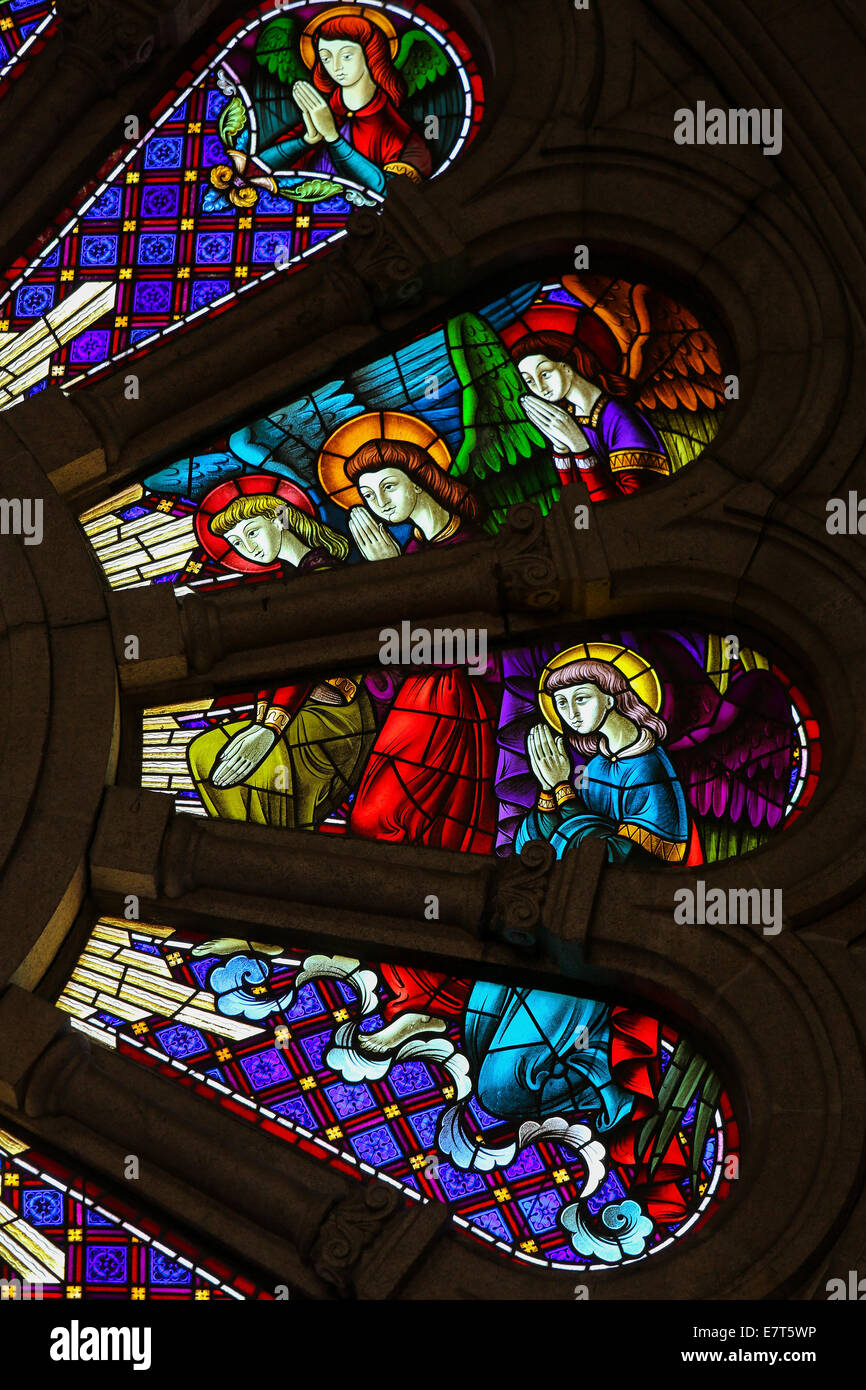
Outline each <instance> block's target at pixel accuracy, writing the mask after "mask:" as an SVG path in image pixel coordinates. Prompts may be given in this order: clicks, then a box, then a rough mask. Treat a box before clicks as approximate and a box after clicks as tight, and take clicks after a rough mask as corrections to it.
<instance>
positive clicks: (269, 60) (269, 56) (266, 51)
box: [256, 15, 307, 86]
mask: <svg viewBox="0 0 866 1390" xmlns="http://www.w3.org/2000/svg"><path fill="white" fill-rule="evenodd" d="M256 58H257V60H258V62H260V63H261V65H262V67H263V68H267V70H268V72H269V73H270V74H271V76H272V77H278V78H279V80H280V81H281V82H285V83H287V84H288V85H289V86H291V85H292V84H293V83H294V82H297V81H298V80H299V79H300V78H302V77H306V76H307V70H306V68H305V67H304V64H303V62H302V61H301V46H300V43H299V42H298V23H297V20H296V19H295V18H294V16H293V15H281V16H280V18H279V19H275V20H274V21H273V23H271V24H268V25H267V26H266V28H264V29H263V30H262V32H261V33H260V34H259V37H258V40H257V42H256Z"/></svg>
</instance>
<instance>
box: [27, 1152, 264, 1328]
mask: <svg viewBox="0 0 866 1390" xmlns="http://www.w3.org/2000/svg"><path fill="white" fill-rule="evenodd" d="M270 1297H272V1295H271V1294H269V1293H265V1292H263V1291H261V1290H259V1289H258V1288H257V1287H256V1285H255V1284H253V1283H251V1282H250V1280H249V1279H247V1278H245V1277H244V1276H241V1275H237V1274H235V1273H233V1272H232V1271H231V1270H230V1269H228V1268H227V1267H226V1266H225V1265H223V1264H222V1263H221V1262H220V1261H216V1260H212V1259H209V1258H205V1257H203V1256H202V1254H201V1252H200V1251H199V1250H198V1249H196V1247H195V1246H193V1245H191V1244H190V1243H189V1241H188V1240H186V1239H184V1238H182V1237H179V1236H176V1235H172V1234H171V1233H170V1232H166V1231H165V1230H163V1228H162V1226H161V1225H159V1224H158V1223H157V1222H155V1221H153V1220H152V1219H151V1218H150V1217H148V1216H145V1215H144V1214H143V1213H142V1212H140V1211H138V1210H137V1209H136V1208H135V1207H134V1206H132V1205H131V1204H130V1203H129V1202H127V1201H126V1200H123V1201H121V1200H120V1199H118V1198H117V1197H115V1196H112V1195H111V1194H109V1193H108V1192H106V1191H105V1190H104V1189H103V1187H102V1186H101V1185H100V1184H98V1183H96V1182H94V1181H92V1180H91V1179H90V1178H87V1177H84V1176H82V1175H81V1174H73V1173H71V1172H70V1171H69V1169H68V1168H66V1167H65V1165H64V1164H62V1163H60V1162H58V1161H57V1160H56V1159H55V1158H53V1157H51V1156H49V1155H48V1154H45V1153H41V1152H40V1151H39V1150H38V1149H36V1148H33V1147H31V1145H30V1144H29V1142H27V1141H26V1140H25V1139H23V1138H21V1137H19V1136H18V1135H15V1134H11V1133H9V1132H8V1131H7V1130H5V1129H2V1128H0V1300H12V1299H21V1300H24V1301H26V1300H30V1299H40V1300H42V1299H130V1300H132V1301H141V1300H144V1299H158V1300H171V1301H175V1302H176V1301H179V1300H185V1301H188V1302H199V1303H201V1302H209V1301H212V1300H223V1301H224V1300H229V1299H231V1300H235V1301H237V1300H241V1299H248V1298H270Z"/></svg>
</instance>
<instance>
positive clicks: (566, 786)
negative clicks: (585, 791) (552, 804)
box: [553, 782, 577, 806]
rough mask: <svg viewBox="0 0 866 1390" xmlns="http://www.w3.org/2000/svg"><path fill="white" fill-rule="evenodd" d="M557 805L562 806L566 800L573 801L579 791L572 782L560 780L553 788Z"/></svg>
mask: <svg viewBox="0 0 866 1390" xmlns="http://www.w3.org/2000/svg"><path fill="white" fill-rule="evenodd" d="M553 795H554V796H555V798H556V804H557V806H561V805H562V804H563V802H565V801H573V800H574V798H575V796H576V795H577V793H576V792H575V790H574V787H573V786H572V785H571V783H570V782H560V783H559V784H558V785H557V786H555V787H554V789H553Z"/></svg>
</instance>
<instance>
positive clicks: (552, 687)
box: [544, 657, 668, 758]
mask: <svg viewBox="0 0 866 1390" xmlns="http://www.w3.org/2000/svg"><path fill="white" fill-rule="evenodd" d="M572 685H594V686H597V688H598V689H599V690H601V691H603V693H604V694H605V695H612V696H613V707H614V709H615V710H616V711H617V713H618V714H624V715H625V717H626V719H630V720H631V721H632V723H633V724H636V725H637V727H638V729H646V730H647V732H648V733H650V734H652V736H653V739H654V741H655V742H656V743H661V742H662V741H663V740H664V739H666V738H667V733H668V726H667V724H666V723H665V721H664V720H663V719H660V718H659V716H658V715H657V714H653V712H652V710H651V709H650V707H649V705H645V704H644V702H643V700H642V699H641V698H640V696H639V695H635V693H634V691H633V690H632V688H631V686H630V685H629V683H628V681H627V680H626V678H625V676H624V675H623V673H622V671H620V670H619V669H618V667H616V666H614V665H613V664H612V663H611V662H610V661H599V660H598V659H597V658H595V657H590V658H588V659H587V660H586V661H570V662H569V663H568V665H567V666H559V667H557V669H556V670H555V671H551V672H550V674H549V675H548V677H547V680H546V681H545V682H544V689H545V692H546V693H547V694H548V695H554V694H555V693H556V691H557V690H566V689H567V688H568V687H569V686H572ZM562 731H563V733H564V735H565V737H566V738H567V739H568V742H569V743H570V744H571V745H572V747H573V748H576V749H577V750H578V752H580V753H582V754H583V755H584V757H585V758H592V757H594V756H595V754H596V753H597V752H598V745H599V740H600V738H601V734H600V733H598V734H576V733H574V731H573V730H572V729H569V728H568V727H567V725H565V723H563V730H562Z"/></svg>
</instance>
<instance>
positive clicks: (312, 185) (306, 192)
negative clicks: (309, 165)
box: [280, 178, 343, 203]
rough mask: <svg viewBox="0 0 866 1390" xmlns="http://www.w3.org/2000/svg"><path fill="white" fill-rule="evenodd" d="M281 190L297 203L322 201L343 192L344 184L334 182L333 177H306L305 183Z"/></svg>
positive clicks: (284, 195) (286, 196)
mask: <svg viewBox="0 0 866 1390" xmlns="http://www.w3.org/2000/svg"><path fill="white" fill-rule="evenodd" d="M280 191H281V193H282V194H283V197H285V198H291V199H292V201H293V202H295V203H321V202H324V201H325V199H326V198H333V197H334V196H335V195H336V194H337V193H342V192H343V185H342V184H340V183H334V182H333V180H331V179H324V178H323V179H304V182H303V183H297V184H295V185H294V187H293V188H287V189H285V190H282V189H281V190H280Z"/></svg>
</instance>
